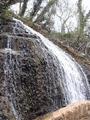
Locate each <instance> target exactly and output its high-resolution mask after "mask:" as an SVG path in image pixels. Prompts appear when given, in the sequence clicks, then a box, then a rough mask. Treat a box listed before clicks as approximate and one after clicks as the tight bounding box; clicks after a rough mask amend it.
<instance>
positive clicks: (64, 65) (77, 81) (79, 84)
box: [14, 19, 89, 104]
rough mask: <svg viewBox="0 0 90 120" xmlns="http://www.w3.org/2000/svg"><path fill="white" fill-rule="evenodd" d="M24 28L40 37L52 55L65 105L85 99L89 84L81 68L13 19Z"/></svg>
mask: <svg viewBox="0 0 90 120" xmlns="http://www.w3.org/2000/svg"><path fill="white" fill-rule="evenodd" d="M14 20H15V21H17V22H19V23H20V24H22V26H24V29H25V30H26V31H27V32H28V33H29V34H31V33H32V34H35V35H36V36H38V37H40V40H41V41H42V42H43V44H44V45H45V46H46V47H47V48H48V51H50V52H51V53H52V54H54V55H55V56H56V57H57V59H58V61H59V64H58V66H60V69H61V71H62V86H61V87H62V89H63V91H64V97H65V103H66V104H68V103H72V102H75V101H79V100H85V99H87V95H86V91H87V89H88V90H89V84H88V80H87V77H86V75H85V74H84V72H83V70H82V68H81V67H80V66H79V65H78V64H77V63H76V62H75V60H74V59H73V58H72V57H71V56H70V55H68V54H67V53H65V52H64V51H63V50H62V49H60V48H59V47H57V46H56V45H54V44H53V43H52V42H50V41H49V40H48V39H46V38H45V37H44V36H42V35H41V34H40V33H38V32H36V31H34V30H33V29H31V28H30V27H28V26H26V25H24V24H23V23H22V22H21V21H19V20H16V19H14Z"/></svg>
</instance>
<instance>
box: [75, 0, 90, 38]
mask: <svg viewBox="0 0 90 120" xmlns="http://www.w3.org/2000/svg"><path fill="white" fill-rule="evenodd" d="M82 2H83V0H78V4H77V7H78V32H79V38H81V37H82V36H83V34H84V28H85V26H86V23H87V21H88V19H89V17H90V10H89V11H88V13H87V14H85V10H83V7H82Z"/></svg>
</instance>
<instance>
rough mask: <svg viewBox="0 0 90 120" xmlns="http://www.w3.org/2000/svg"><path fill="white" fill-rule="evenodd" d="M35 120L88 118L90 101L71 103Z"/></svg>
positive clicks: (76, 119)
mask: <svg viewBox="0 0 90 120" xmlns="http://www.w3.org/2000/svg"><path fill="white" fill-rule="evenodd" d="M35 120H90V101H82V102H78V103H75V104H71V105H69V106H67V107H65V108H62V109H60V110H57V111H55V112H53V113H50V114H47V115H45V116H43V117H39V118H37V119H35Z"/></svg>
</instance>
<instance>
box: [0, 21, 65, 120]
mask: <svg viewBox="0 0 90 120" xmlns="http://www.w3.org/2000/svg"><path fill="white" fill-rule="evenodd" d="M37 39H39V38H38V37H37V36H36V35H32V34H30V35H29V34H28V32H27V31H26V30H25V29H24V28H23V27H22V26H20V24H16V22H14V21H12V22H11V21H8V22H6V21H5V22H1V27H0V43H1V44H0V56H1V60H0V66H1V67H0V71H1V74H2V73H3V74H2V77H3V79H2V77H1V78H0V81H2V84H1V82H0V86H1V88H0V89H3V91H4V93H3V96H4V97H5V98H7V99H8V104H9V106H8V107H9V108H10V115H13V116H15V117H16V119H17V120H19V119H20V120H30V119H33V118H36V117H37V116H40V115H43V114H45V113H48V112H50V111H53V110H56V109H58V108H60V107H62V106H64V105H65V103H64V96H63V93H62V90H61V88H60V83H59V80H58V74H59V75H60V73H58V72H57V70H59V71H60V68H59V66H57V65H56V62H57V64H58V60H57V58H56V57H55V56H53V55H52V54H51V53H50V52H49V51H48V49H47V48H46V47H45V45H44V44H43V43H42V42H41V41H38V40H37ZM8 41H9V42H10V48H11V49H12V50H11V49H9V50H7V49H6V50H7V51H6V52H5V51H4V49H5V48H6V47H7V45H8ZM18 53H19V54H18ZM4 86H5V87H4ZM1 94H2V92H1ZM3 109H4V108H3ZM1 113H2V115H3V112H1ZM10 115H8V116H10ZM26 116H27V117H26ZM2 120H4V118H2ZM9 120H12V119H11V118H10V117H9Z"/></svg>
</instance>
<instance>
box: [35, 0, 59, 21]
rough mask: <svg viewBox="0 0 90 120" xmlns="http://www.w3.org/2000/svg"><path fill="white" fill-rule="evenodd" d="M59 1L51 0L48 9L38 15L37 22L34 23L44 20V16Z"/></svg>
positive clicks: (45, 8)
mask: <svg viewBox="0 0 90 120" xmlns="http://www.w3.org/2000/svg"><path fill="white" fill-rule="evenodd" d="M57 1H58V0H49V2H48V3H47V5H46V7H44V9H43V10H42V11H41V13H40V14H39V15H38V17H37V18H36V20H35V21H34V22H41V21H43V20H44V15H45V14H46V13H47V12H48V11H49V9H50V8H51V7H52V5H53V4H55V3H56V2H57Z"/></svg>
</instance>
